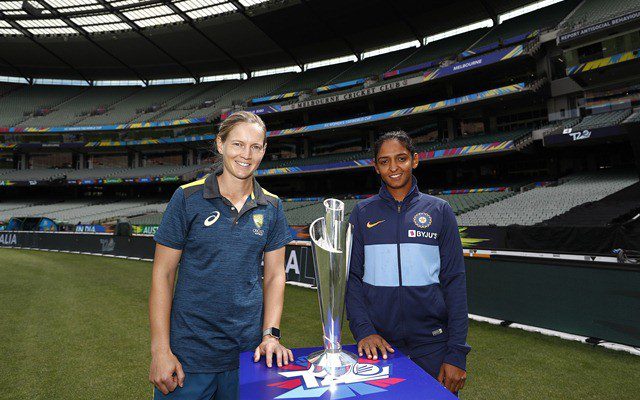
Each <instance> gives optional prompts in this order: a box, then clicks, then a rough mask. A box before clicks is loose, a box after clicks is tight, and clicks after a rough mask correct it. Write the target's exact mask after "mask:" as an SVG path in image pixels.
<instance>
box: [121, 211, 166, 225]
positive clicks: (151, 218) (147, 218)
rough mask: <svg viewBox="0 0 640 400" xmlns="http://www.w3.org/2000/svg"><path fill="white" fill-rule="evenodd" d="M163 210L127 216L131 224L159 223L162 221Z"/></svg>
mask: <svg viewBox="0 0 640 400" xmlns="http://www.w3.org/2000/svg"><path fill="white" fill-rule="evenodd" d="M163 215H164V213H163V212H157V213H151V214H146V215H140V216H138V217H131V218H129V219H128V220H129V222H130V223H131V225H160V223H161V222H162V216H163Z"/></svg>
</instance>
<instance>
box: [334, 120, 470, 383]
mask: <svg viewBox="0 0 640 400" xmlns="http://www.w3.org/2000/svg"><path fill="white" fill-rule="evenodd" d="M418 161H419V160H418V154H417V153H416V151H415V149H414V147H413V144H412V142H411V138H410V137H409V136H408V135H407V134H406V133H405V132H402V131H396V132H389V133H386V134H385V135H383V136H381V137H380V138H379V139H378V140H377V141H376V143H375V146H374V168H375V171H376V173H377V174H378V175H380V177H381V178H382V187H381V188H380V192H379V194H377V195H375V196H373V197H370V198H368V199H366V200H363V201H361V202H360V203H358V205H357V206H356V207H355V208H354V210H353V212H352V213H351V217H350V223H351V224H352V225H353V248H352V253H351V265H350V273H349V281H348V283H347V295H346V305H347V318H348V319H349V326H350V328H351V332H352V333H353V335H354V337H355V339H356V341H357V343H358V352H359V353H360V355H361V356H364V355H366V356H367V358H369V359H377V358H378V352H380V354H381V356H382V357H383V358H387V352H394V347H395V348H397V349H399V350H400V351H402V352H403V353H404V354H406V355H407V356H409V357H410V358H411V359H412V360H413V361H414V362H415V363H416V364H418V365H419V366H420V367H422V369H424V370H425V371H426V372H428V373H429V374H430V375H431V376H433V377H434V378H436V379H437V380H438V381H439V382H441V383H442V384H443V385H444V386H445V387H446V388H447V389H449V390H450V391H451V392H453V393H457V392H458V391H459V390H460V389H462V388H463V387H464V383H465V380H466V372H465V370H466V355H467V353H468V352H469V351H470V349H471V348H470V347H469V345H467V343H466V337H467V329H468V316H467V292H466V282H465V268H464V259H463V255H462V244H461V241H460V235H459V232H458V226H457V223H456V218H455V215H454V213H453V210H452V209H451V206H449V204H448V203H447V202H446V201H444V200H441V199H439V198H437V197H433V196H429V195H426V194H423V193H420V191H419V190H418V185H417V180H416V178H415V177H414V176H413V170H414V169H415V168H416V167H417V166H418Z"/></svg>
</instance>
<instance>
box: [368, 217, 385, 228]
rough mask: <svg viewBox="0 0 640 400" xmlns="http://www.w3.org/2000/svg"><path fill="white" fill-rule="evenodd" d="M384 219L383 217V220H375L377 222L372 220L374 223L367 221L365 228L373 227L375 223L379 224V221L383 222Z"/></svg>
mask: <svg viewBox="0 0 640 400" xmlns="http://www.w3.org/2000/svg"><path fill="white" fill-rule="evenodd" d="M384 221H385V220H384V219H383V220H380V221H377V222H374V223H371V222H367V228H373V227H374V226H376V225H380V224H381V223H383V222H384Z"/></svg>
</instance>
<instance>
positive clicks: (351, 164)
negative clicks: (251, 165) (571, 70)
mask: <svg viewBox="0 0 640 400" xmlns="http://www.w3.org/2000/svg"><path fill="white" fill-rule="evenodd" d="M513 149H514V145H513V140H507V141H504V142H493V143H484V144H476V145H471V146H464V147H456V148H452V149H441V150H425V151H421V152H418V158H419V159H420V161H425V160H431V159H438V158H448V157H460V156H467V155H476V154H482V153H491V152H498V151H511V150H513ZM372 165H373V160H372V159H370V158H364V159H360V160H350V161H341V162H336V163H329V164H316V165H300V166H295V167H282V168H269V169H259V170H257V171H256V172H255V174H256V175H258V176H271V175H285V174H299V173H305V172H320V171H331V170H337V169H347V168H362V167H370V166H372Z"/></svg>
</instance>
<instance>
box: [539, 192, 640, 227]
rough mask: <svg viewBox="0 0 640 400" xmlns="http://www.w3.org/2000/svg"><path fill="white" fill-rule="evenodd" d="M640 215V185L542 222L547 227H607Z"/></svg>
mask: <svg viewBox="0 0 640 400" xmlns="http://www.w3.org/2000/svg"><path fill="white" fill-rule="evenodd" d="M638 213H640V183H636V184H634V185H631V186H629V187H627V188H625V189H622V190H620V191H618V192H616V193H614V194H612V195H609V196H607V197H605V198H603V199H602V200H599V201H593V202H588V203H585V204H581V205H579V206H576V207H574V208H572V209H570V210H569V211H567V212H565V213H564V214H560V215H558V216H555V217H553V218H551V219H548V220H546V221H543V222H541V223H540V224H541V225H545V226H607V225H609V224H611V223H612V222H614V221H615V220H616V219H619V218H620V217H621V216H624V215H627V216H628V218H629V219H630V218H632V217H634V216H635V215H636V214H638Z"/></svg>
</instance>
